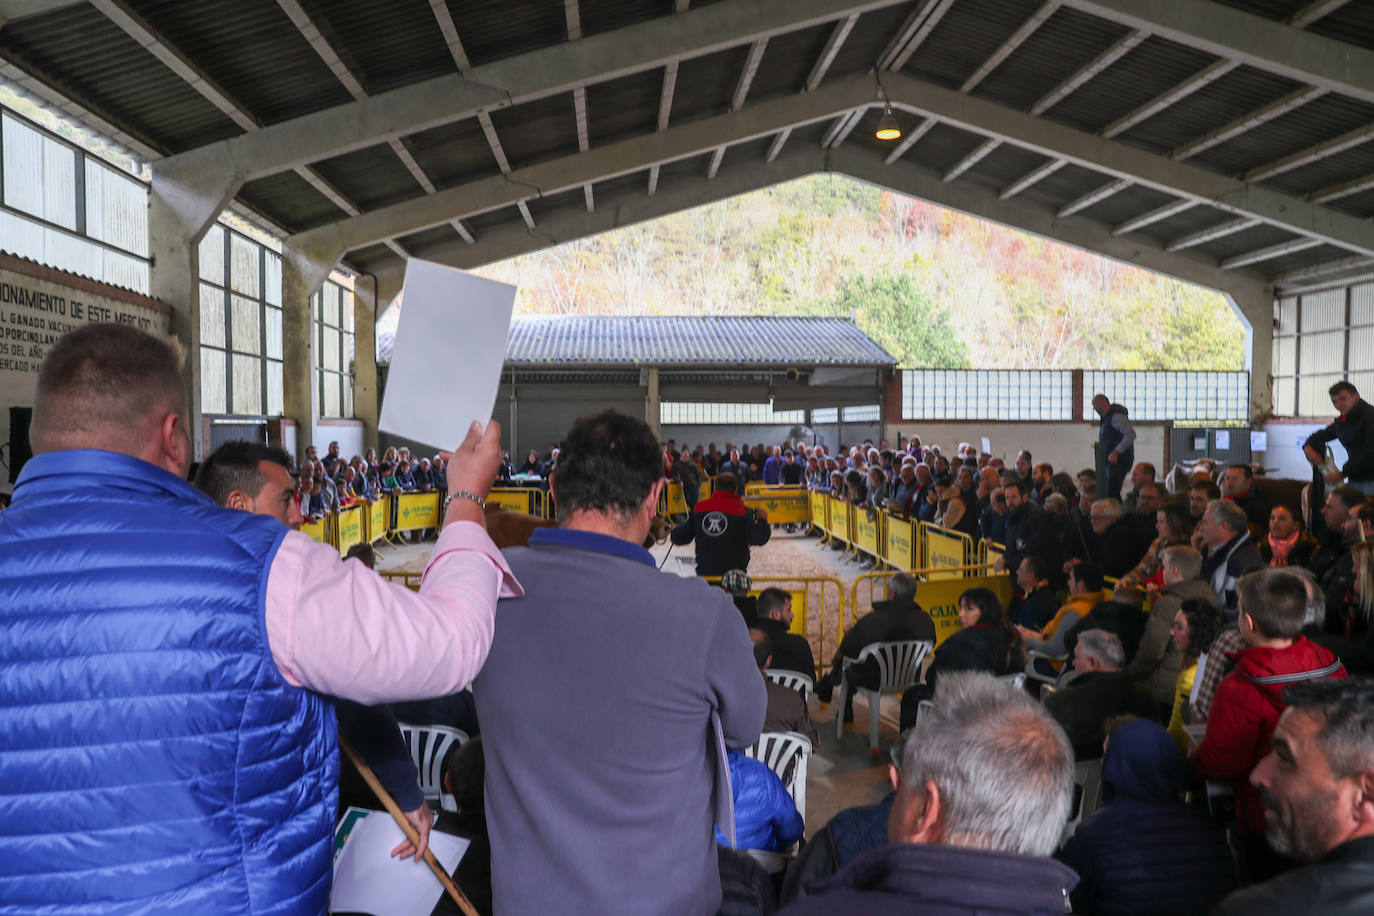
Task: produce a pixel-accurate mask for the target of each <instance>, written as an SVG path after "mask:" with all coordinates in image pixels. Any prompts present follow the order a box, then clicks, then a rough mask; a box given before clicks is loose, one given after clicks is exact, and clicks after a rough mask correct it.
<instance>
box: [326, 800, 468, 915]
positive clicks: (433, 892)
mask: <svg viewBox="0 0 1374 916" xmlns="http://www.w3.org/2000/svg"><path fill="white" fill-rule="evenodd" d="M403 839H405V835H404V834H403V833H401V828H400V827H398V826H396V822H395V821H393V820H392V819H391V817H390V816H389V815H387V814H385V813H383V812H376V813H373V814H370V815H368V816H367V817H365V818H363V819H362V820H361V821H359V822H358V823H357V825H356V826H354V828H353V830H352V831H351V832H350V833H349V835H348V841H347V842H346V843H344V848H343V851H342V852H340V853H339V858H338V859H337V860H336V861H335V863H334V890H333V892H332V893H331V894H330V898H329V911H330V912H331V913H371V914H372V916H425V914H428V913H429V912H430V911H431V910H433V909H434V905H435V904H436V903H438V902H439V896H440V895H441V894H443V892H444V886H443V885H442V884H440V883H439V879H438V878H436V877H435V876H434V872H432V871H430V870H429V866H428V865H426V864H425V863H424V862H416V861H415V860H414V859H410V858H405V859H393V858H392V857H391V850H393V849H395V848H396V847H397V846H398V845H400V843H401V841H402V840H403ZM429 848H430V849H431V850H432V851H433V852H434V856H435V858H437V859H438V860H439V863H440V864H441V865H443V867H444V868H446V869H448V872H449V874H453V870H454V869H455V868H457V867H458V862H459V860H460V859H462V858H463V853H465V852H467V848H468V841H467V840H464V839H460V838H458V837H456V836H452V835H450V834H447V833H440V832H439V831H437V830H435V831H431V832H430V835H429Z"/></svg>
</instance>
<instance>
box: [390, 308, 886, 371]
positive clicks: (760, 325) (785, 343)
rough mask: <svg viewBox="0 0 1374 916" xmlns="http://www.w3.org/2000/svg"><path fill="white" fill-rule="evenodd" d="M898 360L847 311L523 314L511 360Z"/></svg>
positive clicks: (513, 334) (514, 331)
mask: <svg viewBox="0 0 1374 916" xmlns="http://www.w3.org/2000/svg"><path fill="white" fill-rule="evenodd" d="M387 324H389V323H388V322H384V323H383V325H382V326H380V327H378V331H377V344H378V346H377V359H378V362H381V363H389V362H390V361H391V346H392V335H393V333H394V332H393V331H392V330H391V329H390V328H389V327H387V326H386V325H387ZM896 362H897V361H896V360H895V359H893V358H892V356H891V355H889V354H888V353H887V351H885V350H884V349H883V348H882V347H880V346H878V344H876V343H874V342H873V340H872V339H871V338H870V337H869V336H868V335H867V334H865V333H864V332H863V331H861V330H859V328H858V327H857V326H855V325H854V324H853V323H852V322H850V321H847V320H845V319H843V318H791V317H773V316H767V317H762V316H761V317H725V316H690V317H620V316H572V317H540V318H516V319H515V320H514V321H512V322H511V328H510V338H509V342H508V343H507V345H506V363H507V364H508V365H515V366H560V365H561V366H571V365H576V366H611V365H646V366H683V367H690V366H699V367H712V368H721V367H755V366H760V367H761V366H779V367H786V366H798V367H805V366H893V365H896Z"/></svg>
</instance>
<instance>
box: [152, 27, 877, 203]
mask: <svg viewBox="0 0 1374 916" xmlns="http://www.w3.org/2000/svg"><path fill="white" fill-rule="evenodd" d="M899 2H901V0H751V2H749V3H719V4H713V5H711V6H706V7H702V8H700V9H692V10H689V11H687V12H685V13H682V14H681V15H676V16H664V17H660V18H657V19H652V20H649V21H647V22H641V23H637V24H635V25H632V26H627V27H625V28H623V29H617V30H615V31H612V32H603V33H599V34H596V35H589V36H587V37H585V38H583V39H581V40H580V41H577V42H568V43H566V44H562V45H556V46H554V47H551V48H544V49H541V50H538V51H531V52H528V53H526V54H518V55H515V56H513V57H508V58H505V59H503V60H499V61H494V62H492V63H490V64H483V65H482V66H480V67H472V68H471V69H469V70H467V71H466V72H464V73H461V74H458V73H455V74H451V75H447V76H440V77H435V78H434V79H429V80H425V81H423V82H420V83H416V84H414V85H411V86H405V87H403V88H400V89H394V90H391V91H389V92H383V93H378V94H376V95H373V96H371V97H369V98H367V99H363V100H359V101H356V102H349V103H346V104H344V105H338V106H335V107H333V108H329V109H326V110H324V111H319V112H314V113H312V114H308V115H303V116H301V117H298V118H293V119H290V120H288V121H284V122H281V123H279V124H273V125H269V126H268V127H265V128H263V129H262V130H260V131H257V132H256V133H254V134H251V135H247V136H240V137H233V138H230V139H228V140H223V141H219V142H217V143H211V144H208V145H206V146H203V147H199V148H197V149H194V150H189V151H187V152H185V153H181V154H179V155H176V156H172V157H169V158H167V159H165V160H162V161H161V162H158V163H155V164H154V168H155V169H160V170H161V171H163V172H164V173H168V174H172V173H175V174H176V175H177V176H190V175H195V174H198V173H202V172H203V171H205V170H212V171H213V172H214V173H217V175H218V176H219V177H220V180H221V181H224V182H228V183H229V184H230V193H231V194H232V193H233V191H234V190H236V189H237V187H238V186H240V185H241V184H242V183H243V182H245V181H251V180H253V179H254V178H260V177H262V176H264V175H270V174H273V173H274V172H279V171H282V170H284V169H288V168H292V167H294V166H296V165H299V164H301V163H307V162H313V161H315V160H318V159H323V158H326V157H330V156H337V155H341V154H343V153H347V152H351V151H353V150H356V149H361V148H363V147H367V146H372V145H374V144H376V143H380V142H383V141H385V140H388V139H390V138H391V137H397V136H404V135H406V134H409V133H415V132H418V131H422V130H426V129H428V128H432V127H436V126H439V125H441V124H448V123H451V122H453V121H460V120H463V119H464V118H470V117H473V116H474V115H476V114H477V113H478V112H479V111H483V110H487V111H490V110H495V109H498V108H506V107H509V106H512V105H518V104H521V103H523V102H528V101H533V100H535V99H540V98H544V97H547V96H550V95H556V94H558V93H560V92H570V91H571V90H572V89H573V88H575V87H577V86H587V85H590V84H592V83H597V82H603V81H606V80H611V79H615V78H618V77H621V76H626V75H629V74H632V73H641V72H643V71H645V70H652V69H654V68H657V67H662V66H664V65H665V64H667V63H669V62H670V61H677V60H684V59H688V58H693V57H701V56H704V55H707V54H711V53H712V52H715V51H719V50H723V49H725V48H731V47H736V46H738V45H741V44H747V43H750V42H753V41H757V40H758V39H760V38H765V37H769V36H772V35H780V34H784V33H787V32H793V31H797V30H800V29H804V28H808V27H810V26H814V25H820V24H823V23H827V22H833V21H834V20H836V19H840V18H843V17H845V16H849V15H853V14H855V13H864V12H868V11H870V10H875V9H883V8H886V7H889V6H894V5H896V4H897V3H899ZM451 50H452V48H451ZM228 163H232V169H231V170H226V164H228ZM226 172H229V173H228V174H226Z"/></svg>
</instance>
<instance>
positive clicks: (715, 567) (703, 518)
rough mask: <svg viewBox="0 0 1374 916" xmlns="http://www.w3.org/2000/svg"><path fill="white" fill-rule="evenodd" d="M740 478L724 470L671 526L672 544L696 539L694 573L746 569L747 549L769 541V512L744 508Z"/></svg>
mask: <svg viewBox="0 0 1374 916" xmlns="http://www.w3.org/2000/svg"><path fill="white" fill-rule="evenodd" d="M738 491H739V479H738V478H737V477H735V475H734V474H731V473H728V472H727V473H724V474H721V475H720V476H719V477H717V478H716V484H715V489H714V491H712V493H711V495H710V496H709V497H707V498H706V499H703V500H702V501H701V502H699V503H697V504H696V505H695V506H693V507H692V514H691V516H690V517H689V518H688V519H687V521H685V522H683V523H682V524H681V525H678V526H677V527H676V528H674V529H673V533H672V539H673V543H674V544H679V545H680V544H690V543H691V542H692V541H693V540H695V541H696V542H697V575H698V576H723V575H725V573H726V571H728V570H731V569H748V568H749V548H750V547H751V546H754V547H758V546H761V545H763V544H767V543H768V539H769V538H770V537H772V534H773V531H772V529H771V528H769V527H768V513H767V512H766V511H765V510H763V509H759V510H754V509H748V508H745V505H744V500H743V499H741V498H740V496H739V492H738Z"/></svg>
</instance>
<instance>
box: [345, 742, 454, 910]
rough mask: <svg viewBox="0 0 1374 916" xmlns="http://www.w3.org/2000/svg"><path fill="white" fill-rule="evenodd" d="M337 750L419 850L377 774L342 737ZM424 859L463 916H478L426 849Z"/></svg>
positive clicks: (417, 837) (411, 829) (412, 832)
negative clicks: (355, 768) (353, 767)
mask: <svg viewBox="0 0 1374 916" xmlns="http://www.w3.org/2000/svg"><path fill="white" fill-rule="evenodd" d="M339 748H340V749H341V750H342V751H343V752H344V753H345V754H347V755H348V759H349V760H351V761H353V765H354V766H355V767H357V768H358V773H359V774H360V775H361V776H362V777H363V781H364V782H366V783H367V786H368V788H369V789H371V790H372V791H373V792H375V793H376V795H377V797H378V798H379V799H381V802H382V805H383V806H384V807H385V808H386V810H387V813H388V814H390V815H391V819H392V820H394V821H395V822H396V823H397V824H398V825H399V826H400V828H401V831H402V832H403V833H405V835H406V839H408V840H410V842H411V843H412V844H413V845H414V846H415V847H416V848H419V846H420V835H419V834H418V833H416V832H415V828H414V827H413V826H411V823H410V821H408V820H406V814H405V812H404V811H402V810H401V806H400V805H398V804H396V799H394V798H392V797H391V793H390V792H388V791H387V790H386V789H384V788H382V783H381V781H380V780H379V779H377V774H375V773H373V772H372V768H371V767H369V766H368V765H367V764H365V763H363V761H362V758H361V757H359V756H358V752H357V751H355V750H353V748H351V747H349V745H348V742H347V741H345V740H344V737H343V735H340V736H339ZM424 859H425V864H426V865H428V866H429V870H430V871H432V872H434V876H435V877H436V878H438V879H439V882H440V883H441V884H443V885H444V890H445V891H447V892H448V895H449V896H450V897H452V898H453V902H454V903H456V904H458V908H459V909H460V910H462V911H463V913H464V916H478V913H477V909H476V907H474V906H473V905H472V903H471V902H470V901H469V900H468V898H467V897H465V896H463V892H462V891H460V890H458V886H457V885H456V884H454V883H453V879H452V878H450V877H449V874H448V872H447V871H445V870H444V866H442V865H440V864H439V860H438V859H436V858H434V853H432V852H430V851H429V849H428V847H426V849H425V855H424Z"/></svg>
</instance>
